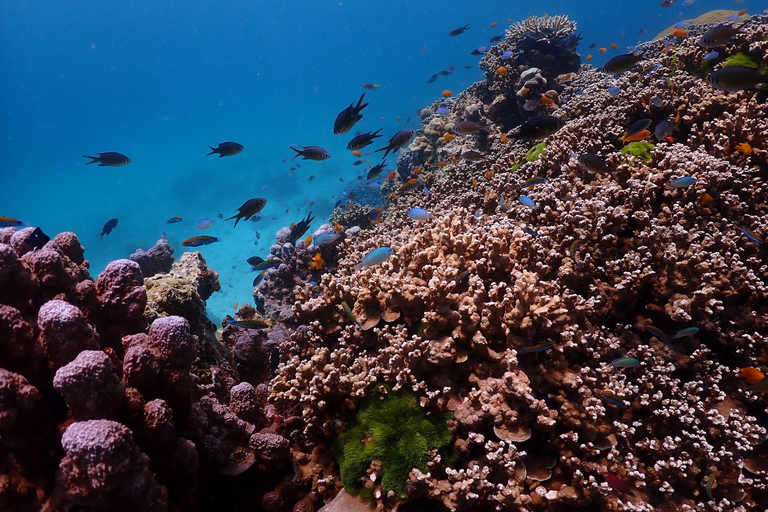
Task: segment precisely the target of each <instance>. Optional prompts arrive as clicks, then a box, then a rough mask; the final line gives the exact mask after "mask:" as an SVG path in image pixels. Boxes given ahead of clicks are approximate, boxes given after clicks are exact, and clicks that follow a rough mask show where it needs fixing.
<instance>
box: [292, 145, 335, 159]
mask: <svg viewBox="0 0 768 512" xmlns="http://www.w3.org/2000/svg"><path fill="white" fill-rule="evenodd" d="M300 147H301V148H302V149H296V148H295V147H293V146H291V149H292V150H294V151H295V152H296V154H295V155H293V158H296V157H297V156H301V157H302V160H314V161H315V162H322V161H323V160H328V159H329V158H331V154H330V153H328V151H326V150H325V149H324V148H321V147H320V146H300Z"/></svg>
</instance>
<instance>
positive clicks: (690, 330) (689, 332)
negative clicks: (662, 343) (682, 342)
mask: <svg viewBox="0 0 768 512" xmlns="http://www.w3.org/2000/svg"><path fill="white" fill-rule="evenodd" d="M697 332H699V328H698V327H686V328H685V329H680V330H679V331H677V332H676V333H675V334H673V335H672V339H673V340H676V339H677V338H684V337H686V336H693V335H694V334H696V333H697Z"/></svg>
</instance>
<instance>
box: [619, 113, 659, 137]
mask: <svg viewBox="0 0 768 512" xmlns="http://www.w3.org/2000/svg"><path fill="white" fill-rule="evenodd" d="M651 123H653V120H652V119H648V118H643V119H639V120H637V121H635V122H634V123H632V124H631V125H629V127H628V128H627V131H625V132H624V135H622V136H621V137H619V140H621V141H623V142H633V141H636V140H642V139H644V138H645V137H647V136H648V135H650V134H651V132H649V131H648V130H647V128H648V127H649V126H651ZM646 132H647V134H646ZM641 136H642V137H641ZM638 137H641V138H638Z"/></svg>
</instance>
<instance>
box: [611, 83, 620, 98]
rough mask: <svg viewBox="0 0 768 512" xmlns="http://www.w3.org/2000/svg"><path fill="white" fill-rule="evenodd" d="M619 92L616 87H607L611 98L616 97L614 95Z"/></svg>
mask: <svg viewBox="0 0 768 512" xmlns="http://www.w3.org/2000/svg"><path fill="white" fill-rule="evenodd" d="M620 92H621V89H619V88H618V87H616V86H615V85H614V86H613V87H609V88H608V94H610V95H611V96H616V95H617V94H619V93H620Z"/></svg>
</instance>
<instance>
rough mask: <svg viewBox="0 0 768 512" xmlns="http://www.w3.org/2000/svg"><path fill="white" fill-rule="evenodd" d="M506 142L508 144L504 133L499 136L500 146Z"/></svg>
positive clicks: (507, 138)
mask: <svg viewBox="0 0 768 512" xmlns="http://www.w3.org/2000/svg"><path fill="white" fill-rule="evenodd" d="M507 142H509V137H507V134H506V133H502V134H501V143H502V144H506V143H507Z"/></svg>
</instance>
